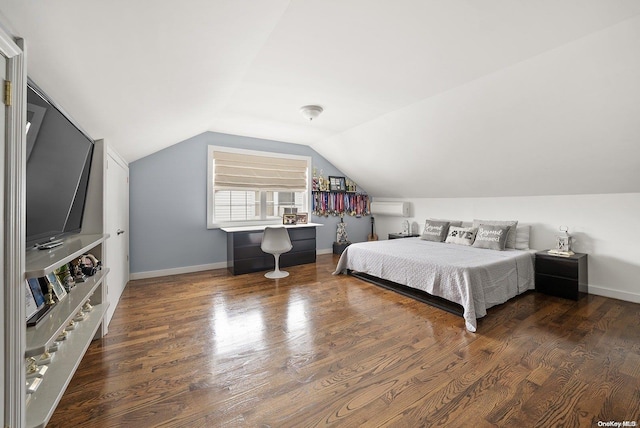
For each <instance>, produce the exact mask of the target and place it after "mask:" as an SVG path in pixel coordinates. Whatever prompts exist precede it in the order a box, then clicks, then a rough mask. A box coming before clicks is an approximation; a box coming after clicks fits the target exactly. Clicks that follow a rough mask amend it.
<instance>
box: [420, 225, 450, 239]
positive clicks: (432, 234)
mask: <svg viewBox="0 0 640 428" xmlns="http://www.w3.org/2000/svg"><path fill="white" fill-rule="evenodd" d="M448 230H449V222H448V221H435V220H427V221H426V222H425V223H424V231H423V232H422V236H421V237H420V239H424V240H425V241H435V242H442V241H444V238H446V237H447V231H448Z"/></svg>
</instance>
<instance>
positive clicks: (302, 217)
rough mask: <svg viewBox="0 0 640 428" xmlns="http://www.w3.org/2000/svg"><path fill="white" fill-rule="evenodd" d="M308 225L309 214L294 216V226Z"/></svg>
mask: <svg viewBox="0 0 640 428" xmlns="http://www.w3.org/2000/svg"><path fill="white" fill-rule="evenodd" d="M307 223H309V214H308V213H297V214H296V224H307Z"/></svg>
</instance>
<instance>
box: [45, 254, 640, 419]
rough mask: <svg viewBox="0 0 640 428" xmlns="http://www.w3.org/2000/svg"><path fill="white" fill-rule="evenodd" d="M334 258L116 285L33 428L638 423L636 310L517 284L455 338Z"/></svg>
mask: <svg viewBox="0 0 640 428" xmlns="http://www.w3.org/2000/svg"><path fill="white" fill-rule="evenodd" d="M336 262H337V256H333V255H321V256H319V257H318V262H317V263H316V264H311V265H304V266H296V267H290V268H287V269H286V270H288V271H289V272H290V273H291V275H290V276H289V277H288V278H284V279H280V280H277V281H274V280H268V279H266V278H264V277H263V275H262V273H255V274H247V275H239V276H235V277H234V276H232V275H230V274H228V273H227V271H226V270H213V271H207V272H201V273H194V274H186V275H180V276H171V277H165V278H154V279H149V280H139V281H132V282H131V283H129V285H128V286H127V288H126V289H125V291H124V293H123V296H122V300H121V302H120V305H119V306H118V309H117V310H116V312H115V315H114V317H113V320H112V322H111V326H110V328H109V334H108V335H107V336H106V337H105V338H103V339H100V340H97V341H94V342H93V343H92V344H91V346H90V347H89V350H88V351H87V354H86V356H85V358H84V359H83V360H82V362H81V364H80V367H79V369H78V371H77V372H76V375H75V376H74V378H73V380H72V381H71V383H70V385H69V387H68V389H67V391H66V393H65V394H64V396H63V398H62V400H61V402H60V404H59V406H58V408H57V410H56V412H55V413H54V415H53V417H52V419H51V421H50V424H49V426H50V427H81V426H91V427H94V428H96V427H152V426H154V427H155V426H163V427H214V426H215V427H217V426H224V427H234V426H238V427H245V426H249V427H254V426H255V427H314V426H326V425H334V426H346V427H361V426H366V427H368V426H392V427H420V426H475V427H485V426H513V427H532V426H540V427H552V426H564V427H596V426H598V421H606V422H608V421H620V422H622V421H634V422H636V424H640V327H639V326H640V305H638V304H633V303H628V302H623V301H619V300H614V299H608V298H604V297H599V296H593V295H591V296H587V297H586V298H583V299H581V300H580V301H578V302H574V301H570V300H565V299H561V298H556V297H551V296H546V295H542V294H538V293H535V292H529V293H527V294H525V295H523V296H519V297H517V298H515V299H513V300H511V301H509V302H507V303H506V304H503V305H500V306H499V307H496V308H492V309H490V310H489V313H488V315H487V316H486V317H485V318H483V319H481V320H479V322H478V332H477V333H470V332H468V331H466V330H465V328H464V321H463V319H462V318H461V317H458V316H456V315H453V314H450V313H448V312H445V311H442V310H440V309H437V308H434V307H430V306H428V305H426V304H424V303H421V302H418V301H415V300H412V299H410V298H408V297H404V296H402V295H399V294H397V293H394V292H392V291H389V290H385V289H383V288H380V287H377V286H375V285H372V284H369V283H366V282H364V281H362V280H359V279H357V278H353V277H348V276H345V275H339V276H333V275H331V272H332V271H333V269H334V267H335V265H336Z"/></svg>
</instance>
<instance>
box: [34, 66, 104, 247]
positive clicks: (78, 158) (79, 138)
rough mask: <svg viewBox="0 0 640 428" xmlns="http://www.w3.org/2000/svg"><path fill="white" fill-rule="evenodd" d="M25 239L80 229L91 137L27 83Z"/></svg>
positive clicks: (42, 239) (42, 240)
mask: <svg viewBox="0 0 640 428" xmlns="http://www.w3.org/2000/svg"><path fill="white" fill-rule="evenodd" d="M26 126H27V149H26V159H27V165H26V169H27V174H26V175H27V177H26V200H27V201H26V202H27V215H26V216H27V221H26V245H27V248H31V247H33V246H38V244H49V243H53V242H55V241H56V240H58V239H60V238H61V237H63V236H65V235H68V234H72V233H77V232H80V230H81V228H82V218H83V214H84V207H85V201H86V196H87V186H88V184H89V174H90V172H91V159H92V157H93V147H94V143H93V140H92V139H91V138H90V137H89V136H88V135H87V134H86V133H85V132H84V131H82V130H81V129H80V127H78V126H77V125H75V124H74V123H73V122H72V121H71V119H70V118H69V117H68V116H67V115H66V114H65V113H64V111H63V110H62V109H61V108H59V107H58V106H57V105H56V104H55V103H54V102H53V101H52V100H51V99H50V98H48V97H47V96H46V95H45V94H44V92H42V90H40V89H39V88H38V87H37V86H36V84H35V83H33V82H32V81H31V79H28V83H27V125H26Z"/></svg>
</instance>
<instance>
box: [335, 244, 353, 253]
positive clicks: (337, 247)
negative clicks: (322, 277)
mask: <svg viewBox="0 0 640 428" xmlns="http://www.w3.org/2000/svg"><path fill="white" fill-rule="evenodd" d="M349 245H351V242H334V243H333V254H337V255H341V254H342V253H343V252H344V250H345V248H347V247H348V246H349Z"/></svg>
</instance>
